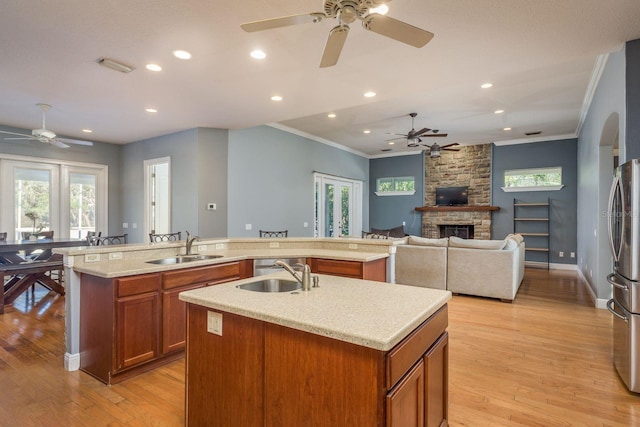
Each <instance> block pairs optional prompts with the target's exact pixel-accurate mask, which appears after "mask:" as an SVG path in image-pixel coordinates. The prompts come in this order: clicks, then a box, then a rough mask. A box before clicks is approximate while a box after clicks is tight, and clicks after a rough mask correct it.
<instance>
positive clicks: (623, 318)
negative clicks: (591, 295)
mask: <svg viewBox="0 0 640 427" xmlns="http://www.w3.org/2000/svg"><path fill="white" fill-rule="evenodd" d="M614 302H615V300H614V299H613V298H611V299H610V300H609V301H607V310H609V311H610V312H611V314H613V315H614V316H616V317H619V318H620V319H622V320H624V321H625V323H628V322H629V318H628V317H627V316H625V315H624V314H619V313H618V312H617V311H616V310H615V308H613V307H612V305H613V303H614Z"/></svg>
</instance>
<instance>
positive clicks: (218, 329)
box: [207, 311, 222, 336]
mask: <svg viewBox="0 0 640 427" xmlns="http://www.w3.org/2000/svg"><path fill="white" fill-rule="evenodd" d="M207 332H209V333H210V334H216V335H220V336H222V313H216V312H215V311H207Z"/></svg>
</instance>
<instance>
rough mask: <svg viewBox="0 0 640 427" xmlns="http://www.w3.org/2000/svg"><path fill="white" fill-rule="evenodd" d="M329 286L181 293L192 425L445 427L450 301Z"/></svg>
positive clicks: (376, 287) (430, 293) (374, 287)
mask: <svg viewBox="0 0 640 427" xmlns="http://www.w3.org/2000/svg"><path fill="white" fill-rule="evenodd" d="M274 276H275V277H280V278H282V279H290V276H288V275H287V274H286V273H278V274H276V275H274ZM319 277H320V286H319V287H318V288H312V289H311V290H310V291H308V292H302V291H294V292H281V293H263V292H252V291H248V290H245V289H239V288H237V286H238V285H242V284H244V283H249V282H252V281H255V280H256V278H250V279H244V280H240V281H234V282H230V283H225V284H220V285H217V286H214V287H207V288H201V289H195V290H190V291H186V292H182V293H180V296H179V298H180V299H181V300H182V301H185V302H187V303H188V304H187V355H186V370H187V375H186V421H187V425H191V426H197V425H235V426H274V427H275V426H279V427H286V426H301V425H304V426H328V425H331V426H367V427H368V426H387V427H392V426H395V427H397V426H402V427H411V426H425V425H426V426H440V425H447V359H448V357H447V351H448V346H447V339H448V337H447V332H446V328H447V322H448V320H447V301H448V300H449V299H450V298H451V293H450V292H448V291H441V290H435V289H428V288H419V287H412V286H403V285H392V284H389V283H381V282H375V281H368V280H358V279H349V278H343V277H335V276H328V275H320V276H319Z"/></svg>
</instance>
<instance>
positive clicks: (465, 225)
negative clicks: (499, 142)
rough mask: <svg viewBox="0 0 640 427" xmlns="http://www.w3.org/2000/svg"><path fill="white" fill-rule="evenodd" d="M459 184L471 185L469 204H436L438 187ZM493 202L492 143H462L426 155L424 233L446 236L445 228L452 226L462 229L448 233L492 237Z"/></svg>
mask: <svg viewBox="0 0 640 427" xmlns="http://www.w3.org/2000/svg"><path fill="white" fill-rule="evenodd" d="M459 186H466V187H469V204H468V206H451V207H449V206H442V207H435V204H436V202H435V194H436V188H437V187H459ZM490 203H491V144H482V145H469V146H463V147H461V148H460V151H444V150H443V151H442V155H441V156H440V157H437V158H431V157H429V156H428V155H427V156H425V203H424V209H420V210H421V213H422V235H423V236H424V237H430V238H440V237H447V235H446V234H443V230H449V231H450V232H451V231H456V232H458V233H459V234H449V236H451V235H454V236H458V237H462V238H470V239H484V240H486V239H491V212H492V209H490V206H489V205H490ZM493 210H495V209H493ZM463 229H466V230H467V231H463ZM461 234H462V235H461ZM465 235H466V236H467V237H464V236H465Z"/></svg>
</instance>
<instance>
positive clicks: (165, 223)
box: [144, 157, 172, 234]
mask: <svg viewBox="0 0 640 427" xmlns="http://www.w3.org/2000/svg"><path fill="white" fill-rule="evenodd" d="M144 168H145V230H146V234H149V233H152V234H166V233H171V232H172V231H171V159H170V158H169V157H163V158H160V159H152V160H145V162H144Z"/></svg>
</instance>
